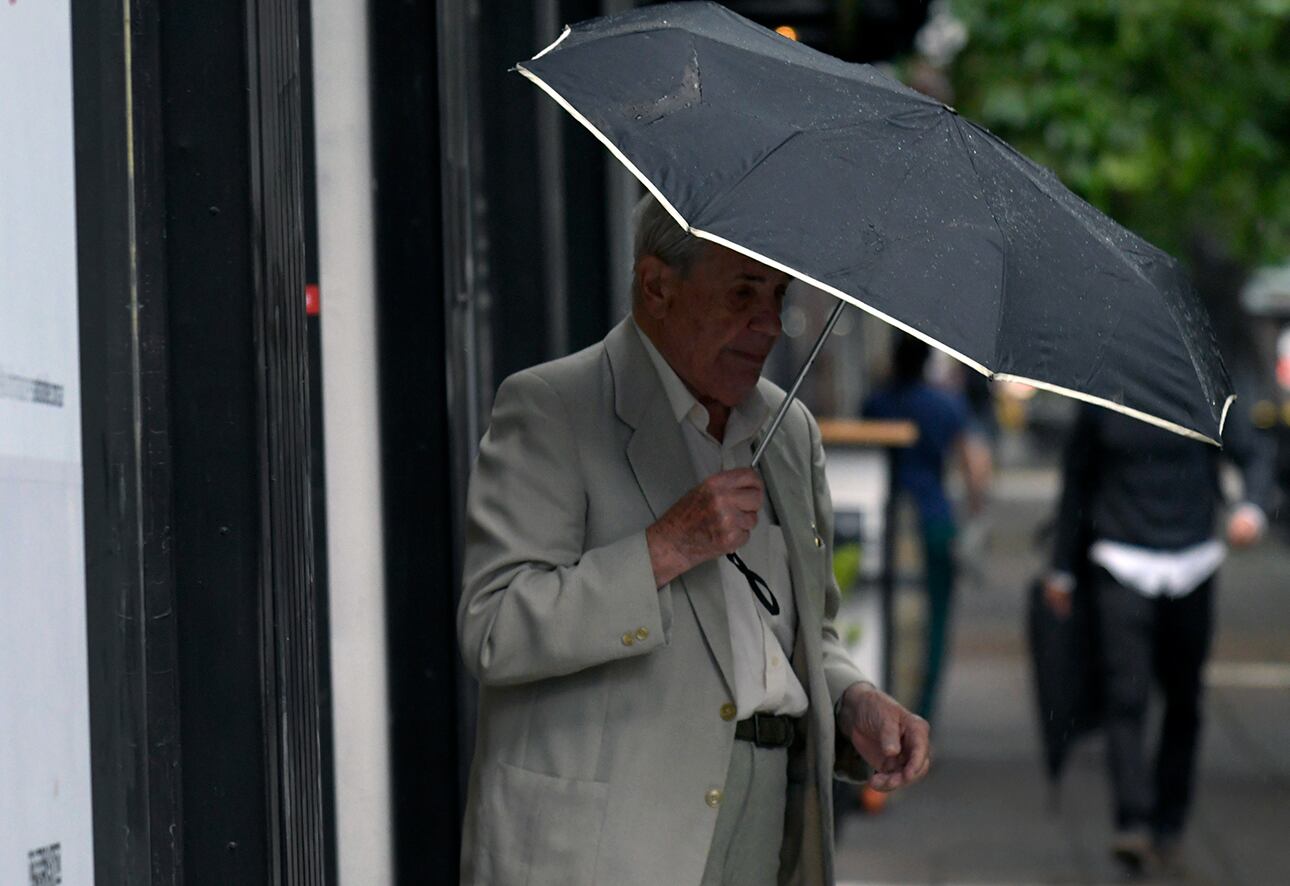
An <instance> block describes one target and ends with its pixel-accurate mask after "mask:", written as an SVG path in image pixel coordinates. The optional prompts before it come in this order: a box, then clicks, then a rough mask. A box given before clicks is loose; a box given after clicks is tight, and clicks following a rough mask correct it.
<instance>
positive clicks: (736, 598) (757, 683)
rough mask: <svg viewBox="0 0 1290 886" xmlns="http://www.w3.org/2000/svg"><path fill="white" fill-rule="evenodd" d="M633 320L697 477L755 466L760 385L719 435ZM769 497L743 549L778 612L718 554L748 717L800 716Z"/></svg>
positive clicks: (782, 561)
mask: <svg viewBox="0 0 1290 886" xmlns="http://www.w3.org/2000/svg"><path fill="white" fill-rule="evenodd" d="M632 327H633V328H634V329H635V330H636V333H637V334H638V335H639V336H640V339H641V342H642V343H643V344H644V345H645V350H646V352H647V353H648V354H649V357H650V361H651V362H652V363H653V364H654V368H655V369H656V370H657V371H658V377H659V381H660V382H661V383H662V385H663V390H664V392H665V393H666V394H667V399H668V403H669V404H670V405H671V407H672V415H673V417H674V418H675V419H676V421H677V422H678V424H680V426H681V436H682V437H684V438H685V448H686V450H687V451H688V452H689V453H690V461H691V464H692V466H693V468H694V471H695V474H696V476H697V477H699V478H706V477H709V476H711V475H713V474H716V473H720V472H721V471H729V470H733V469H734V468H741V467H742V468H746V467H748V466H749V465H751V464H752V443H753V439H754V437H755V436H756V434H757V431H758V430H759V429H760V428H761V425H762V423H763V422H764V421H765V420H766V416H767V415H768V414H769V412H770V409H769V406H768V405H767V403H766V400H765V398H763V397H762V395H761V392H760V391H758V390H756V389H754V390H753V392H752V393H751V394H750V395H749V396H748V398H747V399H746V400H744V402H743V403H740V404H739V405H738V406H736V407H735V408H734V409H732V410H731V412H730V418H729V420H728V421H727V422H726V433H725V438H724V439H723V440H721V441H718V440H716V439H715V438H714V437H713V436H712V435H711V434H709V433H708V419H709V416H708V410H707V408H706V407H704V405H703V404H702V403H700V402H699V401H698V400H697V399H696V398H695V396H694V394H692V393H691V392H690V389H689V388H687V387H686V386H685V382H683V381H681V378H680V376H678V375H677V374H676V371H675V370H673V369H672V367H671V366H670V365H668V362H667V360H665V359H664V358H663V355H662V354H660V353H659V351H658V348H656V347H655V346H654V343H653V342H652V341H650V339H649V336H647V335H646V334H645V333H644V332H643V331H642V330H641V328H640V327H639V326H637V325H636V322H635V321H634V320H633V321H632ZM768 502H769V498H767V499H765V500H763V502H762V507H761V512H760V513H759V514H758V517H757V526H756V527H755V528H754V529H753V531H752V534H751V536H750V537H749V539H748V541H747V543H746V544H744V546H743V547H741V548H740V549H739V552H738V553H739V556H740V558H742V559H743V561H744V563H746V564H747V565H748V567H749V568H750V569H752V570H753V571H754V572H756V573H757V574H758V575H760V576H762V578H764V579H765V580H766V584H767V585H769V586H770V589H771V591H772V592H773V593H774V594H775V599H776V600H778V601H779V615H777V616H772V615H771V614H770V613H769V612H767V611H766V610H765V609H764V608H763V607H762V606H761V604H760V603H758V602H757V599H756V598H755V597H754V596H753V593H752V589H751V588H750V587H749V586H748V580H747V579H746V578H744V576H743V575H742V574H741V573H740V572H739V570H738V569H736V568H735V567H734V564H732V563H731V562H730V561H729V560H727V559H726V558H725V557H721V558H719V559H718V561H717V563H718V568H719V569H720V572H721V587H722V591H723V592H724V596H725V600H726V618H727V621H728V622H729V624H730V649H731V652H732V653H733V655H734V669H735V699H734V701H735V707H736V709H737V710H738V714H737V716H738V717H739V719H741V720H742V719H744V718H746V717H748V716H750V715H752V714H753V713H754V712H755V711H765V712H768V713H772V714H788V715H790V716H794V717H796V716H800V715H801V714H803V713H805V712H806V708H807V706H808V701H807V697H806V691H805V690H804V689H803V688H802V684H801V682H800V681H799V680H798V679H797V675H796V674H795V673H794V672H793V667H792V663H791V660H790V656H789V655H788V654H786V653H785V650H792V648H793V638H794V632H795V631H796V628H797V610H796V608H795V605H794V602H793V588H792V581H791V578H790V576H789V571H788V547H787V545H786V543H785V540H784V531H783V529H781V528H780V527H779V526H778V525H777V524H776V523H775V520H774V515H773V514H772V513H771V509H770V507H769V505H768Z"/></svg>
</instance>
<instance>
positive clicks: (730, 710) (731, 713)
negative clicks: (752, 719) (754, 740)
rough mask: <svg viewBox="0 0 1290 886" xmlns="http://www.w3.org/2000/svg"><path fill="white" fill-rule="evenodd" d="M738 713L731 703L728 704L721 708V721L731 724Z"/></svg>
mask: <svg viewBox="0 0 1290 886" xmlns="http://www.w3.org/2000/svg"><path fill="white" fill-rule="evenodd" d="M738 712H739V711H738V709H737V708H735V706H734V705H732V704H731V703H730V702H726V703H725V704H723V705H722V706H721V719H723V720H725V721H726V722H727V723H729V722H730V721H731V720H733V719H734V718H735V714H737V713H738Z"/></svg>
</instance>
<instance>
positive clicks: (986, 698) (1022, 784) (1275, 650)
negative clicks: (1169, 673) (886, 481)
mask: <svg viewBox="0 0 1290 886" xmlns="http://www.w3.org/2000/svg"><path fill="white" fill-rule="evenodd" d="M1058 484H1059V477H1058V474H1057V471H1056V469H1055V468H1054V467H1052V466H1051V465H1043V464H1028V465H1018V466H1014V467H1010V468H1008V467H1005V468H1003V469H1001V471H1000V473H999V476H998V478H997V482H996V485H995V488H994V498H993V502H992V504H991V507H990V511H989V517H988V519H989V520H990V521H991V524H992V527H991V530H990V540H989V544H988V553H987V557H986V563H985V569H984V576H983V577H984V581H983V582H982V584H981V586H979V587H974V586H970V585H969V586H965V587H962V588H960V592H959V594H958V596H957V598H956V604H957V606H958V609H957V612H956V622H955V625H954V629H953V631H954V634H953V644H952V646H953V651H952V653H951V655H950V665H949V674H948V681H947V684H946V688H945V692H944V695H943V697H942V702H941V709H940V713H939V716H938V718H937V719H936V720H935V721H934V723H933V740H934V743H935V749H936V762H935V765H934V767H933V770H932V773H931V774H930V775H929V776H928V779H927V780H926V782H925V783H923V784H921V785H918V786H916V787H915V788H913V789H912V790H909V791H907V792H905V793H900V794H896V795H893V796H892V797H891V799H890V801H889V803H888V804H887V806H886V808H885V809H884V810H883V811H882V812H880V813H878V814H865V813H862V812H860V811H858V810H855V809H854V808H853V809H852V811H850V812H849V813H848V815H847V816H846V817H845V819H844V821H843V823H842V826H841V829H840V832H839V838H838V857H839V864H838V879H839V883H848V884H850V883H856V884H859V883H865V884H879V883H937V884H949V883H991V884H1029V883H1070V884H1076V883H1079V884H1100V883H1117V882H1126V881H1128V879H1129V878H1127V877H1126V876H1125V874H1124V872H1123V871H1122V870H1121V869H1120V867H1119V866H1118V865H1117V864H1116V863H1115V862H1114V860H1113V859H1112V858H1111V856H1110V854H1109V853H1108V850H1107V846H1108V842H1109V840H1110V838H1111V812H1110V810H1111V805H1110V792H1109V787H1108V783H1107V777H1106V771H1105V761H1104V755H1103V748H1102V745H1101V739H1100V737H1099V736H1097V735H1096V734H1094V735H1090V736H1088V737H1086V738H1085V739H1083V740H1082V741H1081V742H1080V743H1079V744H1078V745H1077V747H1076V749H1075V752H1074V754H1073V756H1072V758H1071V760H1070V761H1069V762H1068V764H1067V767H1066V771H1065V773H1064V777H1063V782H1062V785H1061V790H1060V793H1059V796H1058V797H1057V799H1056V802H1054V798H1053V796H1052V795H1051V794H1050V792H1049V789H1048V784H1047V779H1046V776H1045V773H1044V770H1043V766H1042V763H1041V751H1040V741H1039V735H1038V729H1037V724H1036V717H1035V703H1034V690H1033V687H1032V684H1031V671H1030V663H1029V654H1028V652H1027V648H1026V642H1025V627H1024V626H1025V621H1024V618H1025V607H1026V593H1025V592H1026V588H1027V585H1028V583H1029V582H1030V580H1031V579H1032V578H1033V577H1034V575H1035V574H1036V573H1037V572H1038V571H1039V570H1040V569H1041V568H1043V566H1044V564H1045V558H1046V557H1047V548H1046V547H1036V546H1035V543H1034V535H1035V530H1036V527H1037V526H1039V525H1040V524H1041V523H1043V522H1044V521H1045V520H1047V519H1048V518H1049V516H1050V515H1051V513H1052V508H1053V502H1054V501H1055V498H1056V496H1057V494H1058ZM1288 562H1290V550H1288V549H1287V545H1286V542H1285V537H1284V535H1283V534H1282V535H1279V534H1277V533H1276V532H1274V533H1272V534H1270V536H1269V538H1268V539H1267V540H1266V541H1264V542H1263V543H1262V544H1261V545H1259V546H1257V547H1255V548H1253V549H1250V550H1246V551H1238V552H1235V553H1233V554H1232V555H1231V557H1230V558H1229V559H1228V561H1227V563H1226V564H1225V565H1224V567H1223V569H1222V572H1221V574H1220V585H1219V589H1218V629H1217V634H1216V637H1215V649H1214V654H1213V657H1212V659H1211V662H1210V668H1209V680H1208V697H1207V703H1208V708H1207V721H1206V724H1205V727H1204V732H1203V737H1202V751H1201V756H1200V775H1199V786H1198V791H1197V796H1196V802H1195V806H1194V808H1193V816H1192V820H1191V824H1190V830H1189V836H1188V838H1187V840H1186V843H1185V849H1184V853H1183V863H1184V870H1183V871H1181V872H1175V873H1174V874H1172V875H1160V874H1157V875H1153V876H1149V877H1148V878H1146V880H1145V881H1146V882H1176V883H1197V884H1199V883H1208V884H1224V886H1227V884H1233V886H1235V884H1245V886H1254V884H1268V886H1271V884H1276V883H1284V882H1285V881H1286V880H1285V878H1286V871H1287V867H1288V865H1290V845H1288V843H1287V840H1286V819H1285V815H1286V813H1285V810H1286V809H1287V808H1290V744H1287V742H1286V741H1285V736H1287V735H1290V644H1287V643H1286V640H1285V625H1286V624H1290V575H1287V563H1288ZM906 596H912V594H911V595H906ZM914 603H915V604H916V601H914ZM902 608H903V609H904V610H905V611H907V612H908V611H911V610H913V615H912V616H910V617H908V618H907V619H906V621H909V620H914V621H916V620H917V612H916V606H914V605H906V606H904V607H902ZM897 642H898V643H906V644H916V643H917V639H916V638H914V637H909V636H908V630H906V633H905V635H904V636H902V637H900V638H898V640H897ZM913 658H914V659H915V660H916V656H913ZM1138 882H1143V880H1138Z"/></svg>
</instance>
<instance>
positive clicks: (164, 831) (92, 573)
mask: <svg viewBox="0 0 1290 886" xmlns="http://www.w3.org/2000/svg"><path fill="white" fill-rule="evenodd" d="M72 10H73V57H74V87H75V127H76V143H77V151H76V168H77V214H78V241H79V243H78V254H79V264H80V274H79V289H80V303H81V341H82V384H83V389H84V392H85V396H84V409H83V426H84V465H85V513H86V552H87V557H86V560H87V590H88V610H87V617H88V643H89V658H90V696H91V700H90V716H91V734H92V743H93V752H92V774H93V780H94V791H93V804H94V834H95V867H96V879H97V880H98V882H102V883H132V884H133V883H139V884H144V883H178V882H190V883H276V882H287V883H322V882H325V881H326V879H327V870H326V853H325V851H324V849H325V842H326V834H327V832H328V827H327V824H326V821H325V812H324V804H323V800H322V798H323V797H324V795H325V794H326V793H327V791H328V787H327V779H328V777H329V773H328V772H327V771H326V770H325V769H324V767H323V765H322V759H321V747H322V738H321V734H322V731H323V730H324V728H325V720H324V718H323V717H322V711H321V709H320V707H319V686H318V680H319V674H320V666H319V661H320V660H319V646H318V637H317V634H316V621H315V616H316V610H315V596H314V595H315V591H316V587H315V584H314V576H313V571H312V527H311V521H310V515H309V507H308V505H309V497H308V485H309V436H308V411H307V397H306V389H305V386H304V382H305V379H306V358H305V354H306V346H305V324H304V302H303V298H302V292H303V285H304V251H303V250H304V240H303V237H304V233H303V227H302V219H301V205H302V204H301V175H302V171H301V145H300V137H301V121H300V92H299V85H300V83H301V77H300V60H299V57H298V55H297V46H298V42H297V37H298V23H297V10H296V7H295V4H294V3H293V2H283V0H248V2H247V3H245V4H240V3H239V4H224V5H220V4H215V5H210V4H198V5H192V4H179V3H166V2H146V0H141V2H135V3H132V4H129V5H127V6H126V7H122V6H120V5H116V6H104V5H103V4H99V3H93V2H85V0H74V2H73V3H72Z"/></svg>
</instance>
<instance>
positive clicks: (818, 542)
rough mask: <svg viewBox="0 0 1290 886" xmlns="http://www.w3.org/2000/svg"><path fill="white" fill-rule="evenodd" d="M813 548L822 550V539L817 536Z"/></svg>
mask: <svg viewBox="0 0 1290 886" xmlns="http://www.w3.org/2000/svg"><path fill="white" fill-rule="evenodd" d="M815 546H816V547H817V548H822V547H824V539H822V538H820V537H819V536H818V535H817V536H815Z"/></svg>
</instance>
